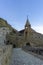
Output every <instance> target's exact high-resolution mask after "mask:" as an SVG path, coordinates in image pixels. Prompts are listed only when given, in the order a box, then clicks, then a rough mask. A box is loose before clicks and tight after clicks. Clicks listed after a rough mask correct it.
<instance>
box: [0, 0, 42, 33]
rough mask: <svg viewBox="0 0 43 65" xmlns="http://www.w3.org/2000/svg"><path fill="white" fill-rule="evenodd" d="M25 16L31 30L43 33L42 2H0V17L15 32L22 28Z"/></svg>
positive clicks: (18, 0)
mask: <svg viewBox="0 0 43 65" xmlns="http://www.w3.org/2000/svg"><path fill="white" fill-rule="evenodd" d="M27 15H28V18H29V21H30V23H31V26H32V28H33V29H35V30H36V31H38V32H40V33H43V0H0V17H1V18H4V19H5V20H7V21H8V23H9V24H11V25H12V26H13V27H14V28H16V29H17V30H20V29H23V28H24V25H25V22H26V19H27Z"/></svg>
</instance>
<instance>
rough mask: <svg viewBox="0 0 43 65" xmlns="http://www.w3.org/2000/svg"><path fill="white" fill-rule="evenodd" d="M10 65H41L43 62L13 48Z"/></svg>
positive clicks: (19, 49)
mask: <svg viewBox="0 0 43 65" xmlns="http://www.w3.org/2000/svg"><path fill="white" fill-rule="evenodd" d="M10 65H43V60H40V59H39V58H37V57H34V56H33V55H31V54H28V53H26V52H24V51H23V50H22V49H21V48H14V49H13V53H12V59H11V64H10Z"/></svg>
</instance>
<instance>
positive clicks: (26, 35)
mask: <svg viewBox="0 0 43 65" xmlns="http://www.w3.org/2000/svg"><path fill="white" fill-rule="evenodd" d="M30 29H31V24H30V22H29V20H28V17H27V20H26V24H25V31H24V39H25V41H29V37H30V32H31V30H30Z"/></svg>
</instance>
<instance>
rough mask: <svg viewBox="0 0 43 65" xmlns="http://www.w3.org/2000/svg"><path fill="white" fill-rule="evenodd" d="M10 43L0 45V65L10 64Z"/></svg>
mask: <svg viewBox="0 0 43 65" xmlns="http://www.w3.org/2000/svg"><path fill="white" fill-rule="evenodd" d="M11 54H12V45H6V46H0V65H10V59H11Z"/></svg>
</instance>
